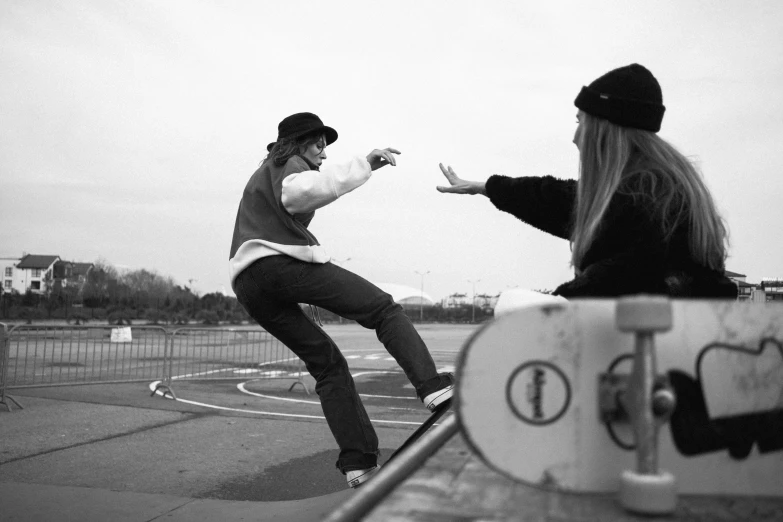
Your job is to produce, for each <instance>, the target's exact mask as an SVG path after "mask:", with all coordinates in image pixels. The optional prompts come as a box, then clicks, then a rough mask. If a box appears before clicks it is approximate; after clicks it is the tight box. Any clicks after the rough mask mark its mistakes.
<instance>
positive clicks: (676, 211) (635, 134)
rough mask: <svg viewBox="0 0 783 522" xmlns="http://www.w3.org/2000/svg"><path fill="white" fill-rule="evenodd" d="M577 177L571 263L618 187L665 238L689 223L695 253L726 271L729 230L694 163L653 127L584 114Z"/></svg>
mask: <svg viewBox="0 0 783 522" xmlns="http://www.w3.org/2000/svg"><path fill="white" fill-rule="evenodd" d="M582 125H583V129H582V130H583V132H582V133H581V135H580V137H579V139H580V143H579V157H580V162H579V163H580V165H579V182H578V184H577V197H576V208H575V210H574V223H573V225H574V226H573V229H572V234H571V263H572V265H573V266H574V268H575V269H576V270H577V271H579V270H580V269H581V264H582V260H583V259H584V256H585V254H586V253H587V251H588V250H589V249H590V246H591V245H592V243H593V241H594V240H595V238H596V235H597V234H598V230H599V227H600V226H601V221H602V219H603V217H604V215H605V213H606V209H607V207H608V206H609V202H610V200H611V199H612V197H613V196H614V195H615V193H617V192H618V191H622V192H623V193H627V194H630V195H632V196H634V197H635V198H638V200H640V201H641V202H642V204H644V205H647V206H648V207H649V208H650V211H651V212H652V213H653V222H657V223H659V224H660V226H661V232H662V235H663V237H664V239H665V240H668V239H669V238H671V236H672V235H673V234H674V233H675V231H676V230H677V229H678V228H679V227H680V226H682V225H685V226H687V227H688V232H689V233H688V241H689V246H690V252H691V257H692V258H693V260H694V261H696V262H697V263H699V264H701V265H703V266H705V267H708V268H711V269H713V270H723V269H724V264H725V260H726V249H727V244H728V234H727V230H726V227H725V225H724V223H723V220H722V218H721V217H720V215H719V214H718V212H717V210H716V208H715V203H714V201H713V199H712V196H711V195H710V192H709V190H708V189H707V186H706V185H705V183H704V181H703V180H702V177H701V175H700V173H699V172H698V170H697V169H696V167H695V166H694V165H693V163H691V162H690V161H689V160H688V159H687V158H686V157H685V156H683V155H682V154H681V153H680V152H679V151H677V150H676V149H675V148H674V147H673V146H672V145H670V144H669V143H667V142H666V141H664V140H663V139H662V138H660V137H659V136H658V135H657V134H655V133H653V132H649V131H644V130H639V129H634V128H629V127H621V126H619V125H615V124H613V123H610V122H608V121H607V120H604V119H601V118H596V117H593V116H590V115H589V114H587V113H583V116H582Z"/></svg>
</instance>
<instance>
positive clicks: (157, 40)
mask: <svg viewBox="0 0 783 522" xmlns="http://www.w3.org/2000/svg"><path fill="white" fill-rule="evenodd" d="M781 28H783V2H780V1H779V0H768V1H746V0H742V1H740V0H737V1H730V0H721V1H720V2H713V1H692V0H678V1H656V2H650V1H649V0H644V1H627V0H621V1H619V0H618V1H600V2H586V1H579V2H550V1H540V2H524V1H520V0H513V1H493V0H482V1H474V2H467V1H456V0H449V1H427V2H420V1H406V0H402V1H396V2H371V1H366V0H362V1H355V2H345V1H342V2H337V1H333V2H320V1H295V0H286V1H285V2H282V1H269V2H255V1H245V2H239V1H234V2H231V1H217V0H215V1H206V0H202V1H198V0H182V1H171V0H166V1H161V0H157V1H139V0H136V1H128V0H95V1H79V0H63V1H54V0H52V1H43V0H3V1H2V2H0V71H2V81H0V117H2V125H0V176H2V185H1V186H2V189H0V198H1V199H0V255H3V256H21V255H22V253H23V252H27V253H32V254H54V255H59V256H61V257H62V258H63V259H66V260H71V261H95V260H97V259H99V258H100V259H104V260H106V261H108V262H109V263H111V264H113V265H115V266H117V267H118V268H122V267H129V268H137V269H138V268H146V269H149V270H155V271H157V272H158V273H160V274H161V275H164V276H171V277H173V278H174V279H175V281H176V282H177V283H178V284H183V285H188V284H189V283H188V280H191V279H192V280H194V281H193V283H192V286H193V288H194V289H195V290H197V291H198V292H199V293H202V294H203V293H207V292H215V291H221V290H222V289H225V290H226V291H227V292H229V293H230V285H229V281H228V253H229V246H230V243H231V234H232V231H233V226H234V219H235V216H236V210H237V204H238V202H239V198H240V196H241V193H242V189H243V188H244V186H245V184H246V182H247V180H248V178H249V177H250V175H251V174H252V173H253V171H254V170H255V169H256V168H257V166H258V165H259V162H260V161H261V160H262V159H263V157H264V155H265V153H266V148H265V146H266V144H267V143H268V142H270V141H273V140H274V139H275V137H276V134H277V124H278V122H279V121H280V120H281V119H282V118H284V117H285V116H287V115H289V114H292V113H294V112H301V111H310V112H314V113H316V114H318V115H319V116H320V117H321V118H322V119H323V121H324V122H325V123H326V124H327V125H329V126H332V127H334V128H335V129H337V131H338V132H339V134H340V137H339V140H338V141H337V142H336V143H335V144H334V145H332V146H331V147H329V148H328V149H327V154H328V159H327V161H328V162H338V161H346V160H348V159H349V158H350V157H351V156H353V155H366V154H367V153H368V152H369V151H370V150H371V149H373V148H382V147H387V146H393V147H396V148H398V149H400V150H401V151H402V152H403V154H402V155H401V156H400V158H399V163H398V166H397V167H396V168H391V167H387V168H384V169H381V170H379V171H377V172H375V173H374V174H373V176H372V178H371V179H370V180H369V181H368V183H367V184H366V185H364V186H363V187H361V188H360V189H358V190H356V191H355V192H352V193H350V194H348V195H346V196H345V197H343V198H341V199H340V200H338V201H337V202H336V203H334V204H332V205H330V206H328V207H326V208H323V209H321V210H319V211H317V213H316V217H315V219H314V220H313V222H312V223H311V225H310V228H311V230H312V231H313V232H314V233H315V235H316V236H317V237H318V238H319V240H320V242H321V244H322V245H324V246H325V247H326V249H327V251H328V252H329V253H330V254H331V255H332V256H333V257H334V258H335V259H337V260H344V259H346V258H350V261H347V262H344V263H343V264H344V266H345V267H346V268H348V269H350V270H353V271H355V272H356V273H358V274H360V275H362V276H364V277H366V278H367V279H369V280H371V281H374V282H376V283H395V284H403V285H408V286H412V287H415V288H419V286H420V284H421V282H422V278H421V277H420V276H419V275H418V274H416V271H418V272H426V271H430V273H429V274H427V275H426V276H425V277H424V291H425V292H426V293H428V294H429V295H431V296H433V297H434V298H436V299H440V298H442V297H445V296H447V295H449V294H451V293H454V292H467V293H469V294H470V293H471V292H472V291H473V288H474V286H473V283H472V282H474V281H477V280H480V281H479V282H478V283H477V284H476V285H475V290H476V292H477V293H490V294H496V293H498V292H501V291H503V290H505V289H506V288H510V287H514V286H521V287H527V288H534V289H552V288H554V287H556V286H557V285H558V284H560V283H562V282H564V281H566V280H568V279H570V278H571V277H572V275H573V274H572V269H571V268H570V267H569V255H570V254H569V246H568V243H567V242H566V241H564V240H561V239H557V238H553V237H551V236H547V235H546V234H544V233H542V232H539V231H536V230H534V229H532V228H531V227H529V226H527V225H525V224H523V223H521V222H520V221H518V220H516V219H515V218H513V217H512V216H510V215H508V214H504V213H501V212H499V211H497V210H495V209H494V207H493V206H492V205H491V204H490V203H489V200H488V199H486V198H484V197H482V196H473V197H469V196H457V195H450V194H441V193H439V192H437V191H436V190H435V187H436V186H437V185H440V184H444V183H445V180H444V179H443V178H442V175H441V173H440V171H439V169H438V163H439V162H443V163H445V164H449V165H451V166H452V167H454V169H455V170H456V171H457V173H458V174H459V175H460V176H462V177H464V178H468V179H486V178H487V177H488V176H490V175H492V174H496V173H499V174H506V175H510V176H523V175H543V174H553V175H555V176H558V177H563V178H576V176H577V161H578V153H577V150H576V147H575V146H574V145H573V144H572V142H571V139H572V136H573V132H574V129H575V114H576V108H575V107H574V105H573V100H574V98H575V97H576V95H577V93H578V92H579V89H580V88H581V87H582V86H583V85H586V84H588V83H590V82H591V81H593V80H594V79H595V78H597V77H598V76H600V75H602V74H604V73H605V72H607V71H609V70H611V69H614V68H616V67H619V66H623V65H627V64H629V63H633V62H637V63H641V64H642V65H645V66H646V67H648V68H649V69H650V70H651V71H652V72H653V74H654V75H655V76H656V77H657V78H658V80H659V82H660V83H661V85H662V88H663V97H664V104H665V105H666V107H667V110H666V115H665V117H664V120H663V126H662V129H661V132H660V135H661V136H662V137H663V138H664V139H667V140H669V141H670V142H671V143H673V144H674V145H675V146H677V147H678V148H679V149H680V150H681V151H682V152H683V153H685V154H686V155H688V156H690V157H692V158H693V159H694V160H695V161H697V162H698V164H699V166H700V168H701V169H702V171H703V173H704V177H705V179H706V181H707V184H708V186H709V187H710V188H711V189H712V191H713V194H714V196H715V199H716V201H717V205H718V207H719V209H720V210H721V212H722V214H723V216H724V218H725V220H726V221H727V223H728V226H729V229H730V233H731V249H730V257H729V260H728V264H727V268H728V269H729V270H732V271H735V272H740V273H743V274H746V275H747V277H748V281H750V282H758V281H759V280H760V279H761V278H762V277H783V237H782V231H783V230H782V229H783V227H782V226H781V224H782V220H783V204H781V194H782V193H783V191H782V190H781V188H783V36H781Z"/></svg>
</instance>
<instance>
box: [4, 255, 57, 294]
mask: <svg viewBox="0 0 783 522" xmlns="http://www.w3.org/2000/svg"><path fill="white" fill-rule="evenodd" d="M59 260H60V256H48V255H34V254H27V255H25V256H24V257H22V259H21V260H20V261H19V263H18V264H17V265H16V267H15V272H16V271H18V272H20V274H18V275H19V277H20V280H21V285H22V288H23V289H22V290H21V291H20V292H19V293H21V294H23V293H25V292H27V291H28V290H30V291H31V292H33V293H36V294H43V293H45V292H46V291H47V289H48V285H50V284H52V283H53V282H54V265H55V264H56V263H57V262H58V261H59Z"/></svg>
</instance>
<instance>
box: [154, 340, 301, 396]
mask: <svg viewBox="0 0 783 522" xmlns="http://www.w3.org/2000/svg"><path fill="white" fill-rule="evenodd" d="M170 343H171V344H170V350H169V357H168V367H167V369H166V374H165V378H164V380H163V381H162V382H161V384H160V385H159V387H158V388H164V389H165V391H166V393H171V394H172V395H174V392H173V388H172V385H173V383H174V382H176V381H193V380H225V379H248V378H252V379H295V382H294V383H293V384H292V385H291V387H290V388H289V389H293V388H294V387H295V386H296V385H297V384H301V385H302V387H303V388H304V389H305V392H306V393H307V394H308V395H309V394H310V390H308V388H307V385H306V384H305V383H304V381H303V380H302V375H303V372H304V365H303V363H302V361H301V359H299V358H298V357H297V356H296V355H294V354H293V352H291V351H290V350H289V349H288V348H287V347H286V346H285V345H284V344H283V343H281V342H280V341H278V340H277V339H276V338H275V337H272V336H271V335H270V334H269V333H267V332H266V331H264V330H260V329H253V330H249V329H239V328H236V329H235V328H232V329H227V330H226V329H219V330H216V329H214V328H179V329H177V330H174V331H173V332H171V336H170ZM155 391H157V389H156V390H155Z"/></svg>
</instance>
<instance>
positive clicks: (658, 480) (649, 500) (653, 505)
mask: <svg viewBox="0 0 783 522" xmlns="http://www.w3.org/2000/svg"><path fill="white" fill-rule="evenodd" d="M620 504H621V505H622V506H623V507H624V508H625V509H627V510H628V511H632V512H634V513H640V514H645V515H666V514H669V513H672V512H673V511H674V508H675V507H676V505H677V491H676V483H675V480H674V475H672V474H671V473H668V472H666V471H661V472H660V473H659V474H657V475H643V474H640V473H636V472H634V471H624V472H623V474H622V476H621V477H620Z"/></svg>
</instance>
